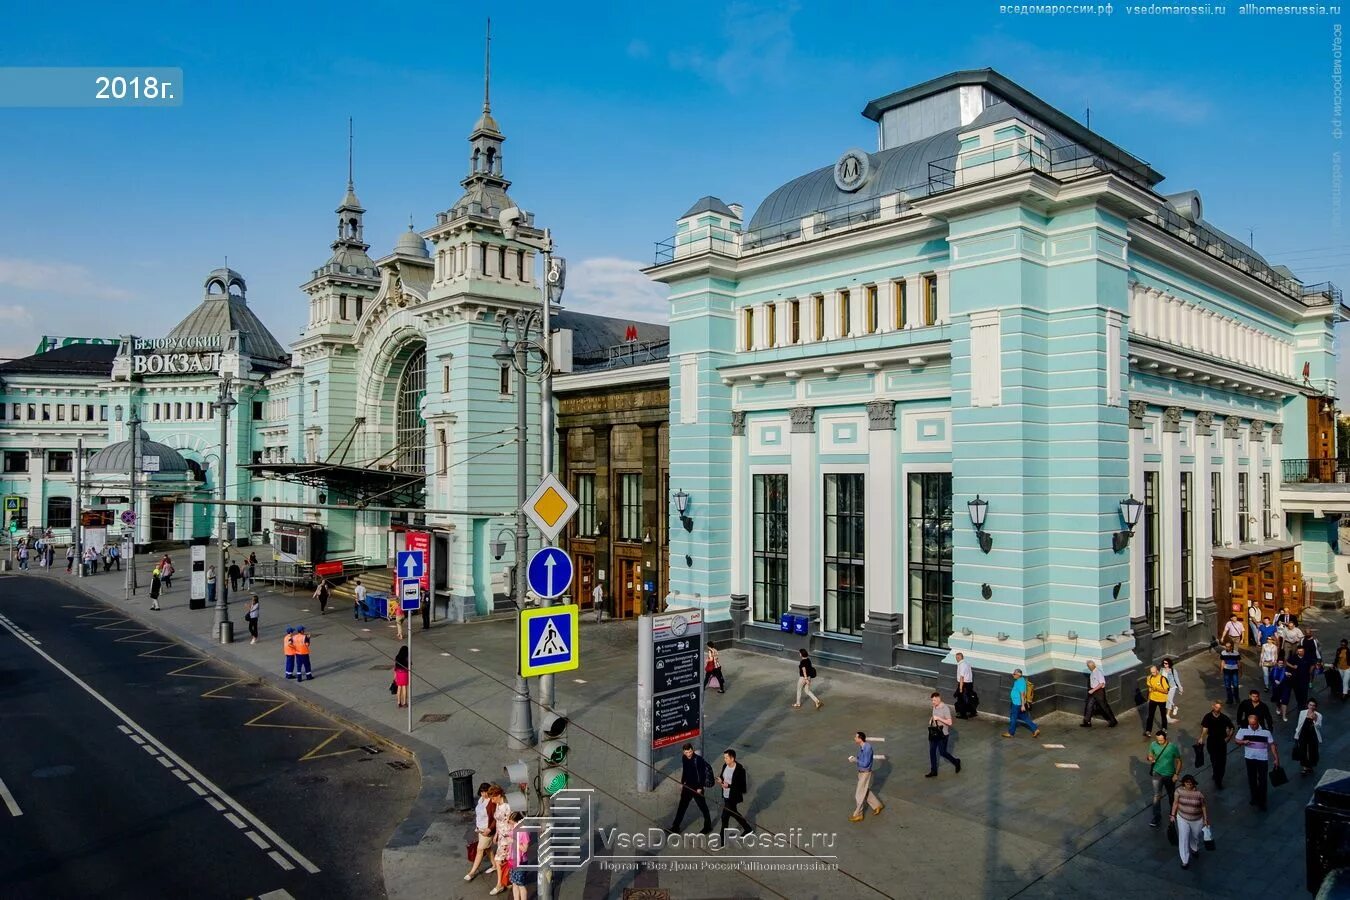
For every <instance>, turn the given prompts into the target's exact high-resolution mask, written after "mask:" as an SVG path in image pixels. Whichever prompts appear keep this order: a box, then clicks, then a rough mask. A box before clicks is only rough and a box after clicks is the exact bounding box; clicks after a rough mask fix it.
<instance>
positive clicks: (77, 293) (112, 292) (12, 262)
mask: <svg viewBox="0 0 1350 900" xmlns="http://www.w3.org/2000/svg"><path fill="white" fill-rule="evenodd" d="M0 286H5V287H11V288H17V289H21V290H30V291H41V292H43V293H49V294H63V295H65V296H66V297H67V298H70V299H75V298H77V297H84V298H91V299H95V300H128V299H130V298H131V296H132V294H131V292H130V291H125V290H123V289H121V288H117V287H113V286H112V285H108V284H103V283H101V282H99V281H98V280H97V279H95V278H94V276H93V274H92V273H90V271H89V270H88V269H86V268H85V267H84V266H75V265H71V264H69V263H45V262H39V261H37V260H33V259H18V258H16V257H0Z"/></svg>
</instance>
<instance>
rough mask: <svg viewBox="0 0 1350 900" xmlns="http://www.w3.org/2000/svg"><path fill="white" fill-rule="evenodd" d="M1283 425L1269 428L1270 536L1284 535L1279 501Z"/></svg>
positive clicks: (1278, 536) (1282, 472)
mask: <svg viewBox="0 0 1350 900" xmlns="http://www.w3.org/2000/svg"><path fill="white" fill-rule="evenodd" d="M1283 440H1284V426H1283V425H1272V426H1271V429H1270V511H1271V513H1272V516H1271V519H1270V533H1271V536H1272V537H1275V538H1282V537H1283V535H1284V530H1285V529H1284V506H1283V504H1281V503H1280V484H1281V482H1283V480H1284V458H1283V457H1284V445H1283V444H1282V443H1281V442H1282V441H1283Z"/></svg>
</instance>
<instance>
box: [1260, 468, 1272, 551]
mask: <svg viewBox="0 0 1350 900" xmlns="http://www.w3.org/2000/svg"><path fill="white" fill-rule="evenodd" d="M1271 534H1272V529H1271V527H1270V473H1269V472H1262V473H1261V537H1263V538H1269V537H1270V536H1271Z"/></svg>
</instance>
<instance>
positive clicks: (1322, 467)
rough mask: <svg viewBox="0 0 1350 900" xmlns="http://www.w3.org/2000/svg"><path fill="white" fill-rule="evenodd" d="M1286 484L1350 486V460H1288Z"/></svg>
mask: <svg viewBox="0 0 1350 900" xmlns="http://www.w3.org/2000/svg"><path fill="white" fill-rule="evenodd" d="M1283 466H1284V472H1283V479H1284V483H1285V484H1350V459H1330V458H1323V459H1286V460H1284V463H1283Z"/></svg>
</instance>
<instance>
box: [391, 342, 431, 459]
mask: <svg viewBox="0 0 1350 900" xmlns="http://www.w3.org/2000/svg"><path fill="white" fill-rule="evenodd" d="M426 393H427V348H426V346H425V345H423V346H421V347H418V348H417V349H416V350H414V351H413V353H412V355H411V356H409V357H408V362H407V364H406V365H404V367H403V374H402V375H400V376H399V379H398V407H397V414H396V417H395V421H396V431H395V434H394V438H395V441H396V442H397V445H398V469H399V471H401V472H425V471H426V468H427V423H426V421H425V420H423V418H422V410H421V406H422V398H423V397H424V396H426Z"/></svg>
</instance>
